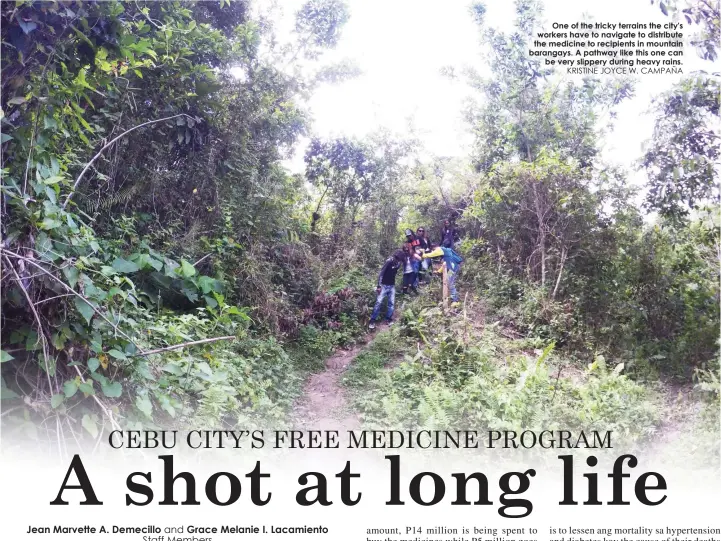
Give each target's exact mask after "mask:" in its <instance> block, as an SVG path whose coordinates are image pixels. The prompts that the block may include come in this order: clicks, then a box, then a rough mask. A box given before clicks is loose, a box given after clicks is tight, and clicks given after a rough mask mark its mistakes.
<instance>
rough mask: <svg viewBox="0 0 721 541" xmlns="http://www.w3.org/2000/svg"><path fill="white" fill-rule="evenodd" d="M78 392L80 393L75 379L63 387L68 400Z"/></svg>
mask: <svg viewBox="0 0 721 541" xmlns="http://www.w3.org/2000/svg"><path fill="white" fill-rule="evenodd" d="M77 392H78V383H77V382H76V381H75V380H74V379H71V380H70V381H66V382H65V384H64V385H63V393H65V397H66V398H70V397H71V396H73V395H74V394H75V393H77Z"/></svg>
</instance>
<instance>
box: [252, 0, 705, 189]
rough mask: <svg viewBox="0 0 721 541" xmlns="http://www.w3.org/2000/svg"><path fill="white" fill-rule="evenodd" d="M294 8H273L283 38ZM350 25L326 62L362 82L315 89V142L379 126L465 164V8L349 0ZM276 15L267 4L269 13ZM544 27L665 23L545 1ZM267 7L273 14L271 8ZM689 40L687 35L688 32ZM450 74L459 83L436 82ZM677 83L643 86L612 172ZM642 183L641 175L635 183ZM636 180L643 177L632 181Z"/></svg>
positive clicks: (619, 132) (611, 142) (508, 6)
mask: <svg viewBox="0 0 721 541" xmlns="http://www.w3.org/2000/svg"><path fill="white" fill-rule="evenodd" d="M296 4H299V3H298V2H295V1H292V2H283V3H282V4H281V5H280V6H279V5H278V4H275V6H274V7H273V8H271V9H272V13H273V15H272V18H273V19H274V20H275V21H276V24H277V25H278V26H277V28H278V30H279V34H280V35H281V36H282V34H283V33H284V32H285V29H287V28H288V26H287V25H288V21H289V20H291V19H292V16H293V13H294V11H295V10H296V9H297V7H296ZM349 4H350V11H351V18H350V21H349V22H348V23H347V24H346V26H345V28H344V29H343V35H342V38H341V40H340V43H339V45H338V47H337V48H336V49H335V50H334V51H331V52H329V53H327V54H326V56H325V57H324V58H325V61H326V62H328V63H331V62H338V61H341V60H344V59H350V60H353V61H354V62H355V63H356V64H357V65H358V66H359V67H360V69H361V70H362V74H361V75H360V76H358V77H356V78H354V79H352V80H349V81H345V82H342V83H338V84H334V85H324V86H322V87H320V88H318V89H317V90H316V91H315V92H314V94H313V96H312V97H311V99H310V101H309V106H310V109H311V111H312V114H313V118H314V123H313V130H314V133H315V134H317V135H319V136H321V137H330V136H335V135H348V136H358V137H362V136H364V135H366V134H368V133H371V132H373V131H375V130H377V129H379V128H381V127H383V128H387V129H389V130H391V131H393V132H396V133H398V134H401V135H402V134H406V135H409V134H410V133H413V135H415V136H417V137H419V138H420V139H421V141H423V143H424V146H425V148H426V149H427V151H428V152H429V153H431V154H434V155H439V156H465V155H468V153H469V149H470V146H469V145H470V143H471V141H472V136H471V134H470V132H469V130H468V125H467V124H466V123H465V122H464V120H463V118H462V110H463V104H464V100H465V99H467V98H468V97H469V96H473V95H474V93H473V91H472V89H470V88H469V86H468V85H467V84H466V82H465V81H464V79H463V76H462V74H461V72H462V69H463V68H464V67H465V66H471V67H472V68H474V69H475V70H477V71H479V72H481V73H482V72H483V70H484V66H483V58H482V56H481V46H480V43H479V38H480V34H479V30H478V27H477V26H476V25H475V23H474V21H473V18H472V17H471V15H470V12H469V6H470V2H469V0H447V1H444V2H442V3H438V2H430V1H420V2H419V1H414V0H349ZM486 4H487V12H486V21H487V24H488V25H489V26H492V27H495V28H499V29H510V28H511V27H512V24H513V20H514V18H515V14H514V3H513V2H511V1H498V0H496V1H489V2H487V3H486ZM268 6H270V4H268ZM544 6H545V19H546V21H547V25H546V26H547V27H548V28H549V29H550V24H551V22H552V21H564V22H573V21H577V20H584V19H588V17H584V14H591V15H592V19H593V20H595V21H599V22H601V21H605V22H619V21H621V22H626V23H631V22H650V21H655V22H659V23H663V22H668V21H669V20H670V19H668V18H666V17H664V15H663V14H662V13H661V12H660V10H659V8H658V6H657V5H652V4H651V3H650V1H649V0H609V1H604V2H599V1H596V0H568V1H564V0H546V1H545V2H544ZM266 7H267V6H266ZM686 30H687V32H686V33H687V34H688V26H687V27H686ZM447 66H452V67H454V68H455V72H456V74H459V75H460V76H459V77H458V78H457V79H456V80H455V81H453V80H451V79H449V78H448V77H447V76H444V75H442V74H441V73H440V70H441V68H443V67H447ZM704 67H705V68H706V69H709V66H703V62H702V61H700V60H699V59H698V58H697V57H696V55H695V53H694V52H693V50H691V49H688V50H687V52H686V57H685V65H684V68H685V72H686V73H688V72H689V71H691V70H692V69H703V68H704ZM678 78H680V76H653V77H645V78H642V79H641V80H640V82H639V84H638V85H637V87H636V96H635V97H634V98H633V99H631V100H627V101H626V102H624V103H623V104H622V105H621V106H620V107H619V108H618V119H617V121H616V129H615V131H614V134H613V135H611V136H610V137H607V138H606V148H605V149H604V151H605V156H606V158H607V159H609V160H611V161H612V162H613V163H616V164H619V165H623V166H626V167H629V168H630V167H632V166H633V163H634V161H635V160H637V159H638V158H639V157H640V155H641V152H642V144H643V142H644V141H645V140H647V139H648V138H649V137H650V136H651V133H652V129H653V116H652V115H646V114H645V112H646V111H647V110H648V109H649V107H650V103H651V98H652V97H653V96H654V95H656V94H658V93H659V92H662V91H663V90H665V89H667V88H668V87H669V86H670V85H671V84H672V83H673V82H675V81H676V80H677V79H678ZM303 148H304V145H302V144H301V145H299V149H298V151H297V152H296V156H295V158H294V159H293V160H291V161H289V162H288V166H289V167H290V168H291V169H292V170H294V171H300V170H302V167H303V161H302V154H303ZM638 175H642V176H641V177H639V176H638ZM633 176H635V177H637V178H636V179H634V180H636V181H640V180H642V179H643V178H645V174H644V173H638V174H636V175H633Z"/></svg>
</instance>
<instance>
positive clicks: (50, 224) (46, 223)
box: [38, 218, 63, 230]
mask: <svg viewBox="0 0 721 541" xmlns="http://www.w3.org/2000/svg"><path fill="white" fill-rule="evenodd" d="M38 225H39V226H40V229H47V230H50V229H56V228H58V227H60V226H61V225H63V223H62V222H61V221H60V220H56V219H55V218H45V219H44V220H43V221H42V222H40V223H39V224H38Z"/></svg>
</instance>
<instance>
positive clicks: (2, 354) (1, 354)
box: [0, 349, 15, 363]
mask: <svg viewBox="0 0 721 541" xmlns="http://www.w3.org/2000/svg"><path fill="white" fill-rule="evenodd" d="M14 358H15V357H13V356H12V355H10V354H9V353H8V352H7V351H5V350H4V349H0V363H6V362H8V361H12V360H13V359H14Z"/></svg>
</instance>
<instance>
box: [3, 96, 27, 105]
mask: <svg viewBox="0 0 721 541" xmlns="http://www.w3.org/2000/svg"><path fill="white" fill-rule="evenodd" d="M26 101H27V100H26V99H25V98H23V97H22V96H15V97H14V98H12V99H10V100H8V105H22V104H23V103H25V102H26Z"/></svg>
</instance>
